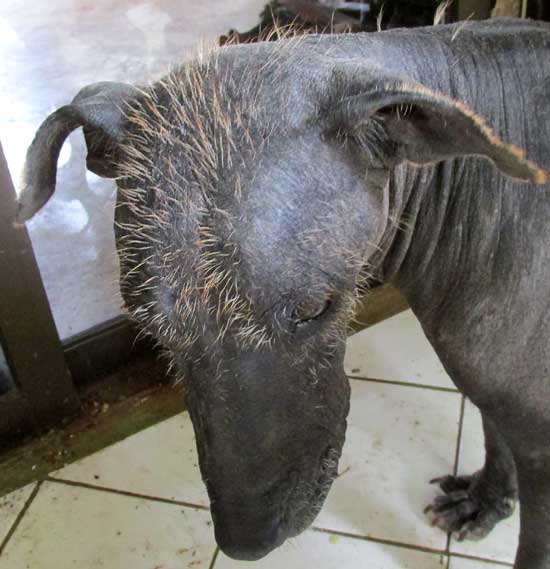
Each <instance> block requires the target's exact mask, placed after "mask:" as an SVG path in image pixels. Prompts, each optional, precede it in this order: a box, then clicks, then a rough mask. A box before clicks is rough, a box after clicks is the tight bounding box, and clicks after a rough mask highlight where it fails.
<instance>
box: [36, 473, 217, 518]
mask: <svg viewBox="0 0 550 569" xmlns="http://www.w3.org/2000/svg"><path fill="white" fill-rule="evenodd" d="M45 480H46V481H47V482H54V483H56V484H65V485H66V486H73V487H76V488H86V489H87V490H96V491H97V492H108V493H110V494H119V495H120V496H126V497H128V498H140V499H142V500H148V501H150V502H160V503H162V504H172V505H174V506H183V507H184V508H192V509H194V510H205V511H210V508H209V506H202V505H201V504H193V503H192V502H183V501H182V500H170V499H169V498H161V497H158V496H150V495H148V494H139V493H138V492H130V491H128V490H117V489H115V488H108V487H105V486H97V485H96V484H89V483H88V482H74V481H73V480H63V479H62V478H54V477H53V476H46V478H45Z"/></svg>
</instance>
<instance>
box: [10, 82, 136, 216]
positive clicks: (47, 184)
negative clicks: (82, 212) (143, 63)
mask: <svg viewBox="0 0 550 569" xmlns="http://www.w3.org/2000/svg"><path fill="white" fill-rule="evenodd" d="M139 93H140V91H139V90H138V89H137V88H135V87H132V86H131V85H127V84H125V83H113V82H108V81H105V82H101V83H94V84H92V85H89V86H87V87H84V89H82V90H81V91H79V93H78V94H77V96H76V97H75V98H74V99H73V101H72V103H71V104H70V105H65V106H64V107H61V108H59V109H57V111H55V112H53V113H52V114H51V115H50V116H49V117H48V118H46V120H45V121H44V122H43V123H42V124H41V125H40V127H39V129H38V131H37V132H36V135H35V137H34V140H33V141H32V143H31V145H30V147H29V149H28V150H27V156H26V159H25V166H24V169H23V184H22V186H23V187H22V190H21V193H20V195H19V199H18V207H17V215H16V222H17V223H24V222H25V221H27V220H29V219H30V218H31V217H32V216H33V215H34V214H35V213H36V212H37V211H38V210H39V209H40V208H41V207H42V206H43V205H44V204H45V203H46V202H47V201H48V200H49V199H50V197H51V196H52V195H53V193H54V190H55V180H56V174H57V159H58V157H59V153H60V151H61V147H62V146H63V143H64V142H65V139H66V138H67V137H68V136H69V134H70V133H71V132H72V131H73V130H75V129H77V128H78V127H80V126H82V127H84V136H85V138H86V145H87V147H88V156H87V159H86V164H87V167H88V169H90V170H91V171H92V172H94V173H96V174H98V175H99V176H104V177H107V178H111V177H115V176H116V175H117V174H116V162H117V153H118V147H119V144H120V143H121V142H122V139H123V136H124V122H125V108H126V107H127V106H128V105H129V104H130V103H131V102H132V101H134V100H136V98H137V97H138V96H139Z"/></svg>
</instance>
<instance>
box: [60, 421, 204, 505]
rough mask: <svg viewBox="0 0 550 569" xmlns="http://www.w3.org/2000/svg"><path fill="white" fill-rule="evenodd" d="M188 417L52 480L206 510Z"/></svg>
mask: <svg viewBox="0 0 550 569" xmlns="http://www.w3.org/2000/svg"><path fill="white" fill-rule="evenodd" d="M197 461H198V458H197V451H196V448H195V437H194V434H193V427H192V425H191V420H190V418H189V414H188V413H181V414H179V415H177V416H175V417H172V418H171V419H168V420H166V421H163V422H162V423H159V424H158V425H155V426H153V427H150V428H148V429H146V430H144V431H142V432H140V433H137V434H135V435H132V436H131V437H129V438H127V439H125V440H123V441H121V442H119V443H117V444H115V445H113V446H111V447H109V448H106V449H104V450H101V451H99V452H97V453H95V454H93V455H91V456H88V457H86V458H84V459H83V460H80V461H78V462H75V463H74V464H71V465H69V466H67V467H65V468H63V469H62V470H58V471H57V472H54V473H53V474H52V476H54V477H55V478H61V479H64V480H73V481H76V482H86V483H88V484H94V485H96V486H102V487H105V488H114V489H116V490H126V491H129V492H135V493H137V494H143V495H147V496H155V497H157V498H167V499H169V500H179V501H183V502H189V503H192V504H198V505H203V506H207V505H208V504H209V502H208V495H207V493H206V489H205V487H204V484H203V482H202V480H201V476H200V472H199V468H198V462H197Z"/></svg>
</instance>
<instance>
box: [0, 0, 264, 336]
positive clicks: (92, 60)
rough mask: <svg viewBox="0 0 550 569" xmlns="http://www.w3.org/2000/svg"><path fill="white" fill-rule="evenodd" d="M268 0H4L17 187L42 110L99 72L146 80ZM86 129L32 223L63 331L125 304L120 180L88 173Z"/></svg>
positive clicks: (1, 128)
mask: <svg viewBox="0 0 550 569" xmlns="http://www.w3.org/2000/svg"><path fill="white" fill-rule="evenodd" d="M264 4H265V0H232V1H231V2H225V1H223V0H210V1H209V2H204V1H202V0H182V1H176V0H143V1H141V2H133V1H132V0H118V1H117V2H112V1H111V0H93V1H91V0H48V1H47V2H45V1H44V2H36V1H34V0H2V2H1V3H0V61H2V65H1V66H0V108H1V109H2V114H1V115H0V141H2V145H3V148H4V152H5V154H6V158H7V160H8V165H9V167H10V171H11V174H12V177H13V179H14V183H15V186H16V187H17V186H18V185H19V179H20V175H21V170H22V166H23V161H24V158H25V153H26V150H27V147H28V145H29V144H30V142H31V141H32V138H33V136H34V133H35V131H36V129H37V127H38V125H39V124H40V122H41V121H42V120H44V118H45V117H46V116H47V115H48V114H49V113H51V112H52V111H53V110H55V109H56V108H58V107H60V106H62V105H64V104H67V103H68V102H70V101H71V100H72V98H73V97H74V96H75V94H76V93H77V91H78V90H79V89H80V88H82V87H83V86H85V85H87V84H89V83H94V82H96V81H127V82H130V83H144V82H149V81H151V80H154V79H157V78H159V77H160V76H162V75H163V74H164V73H165V72H166V71H167V70H168V69H169V68H170V67H171V66H172V65H174V64H177V63H180V62H181V61H183V60H185V59H186V58H189V57H190V55H191V54H192V53H193V50H194V49H195V48H196V45H197V43H198V42H199V40H201V39H206V40H210V41H213V40H214V38H216V37H217V36H218V35H220V34H223V33H226V32H227V31H228V30H229V29H230V28H235V29H240V30H247V29H249V28H251V27H252V26H253V25H255V24H256V23H257V22H258V14H259V12H260V10H261V9H262V8H263V6H264ZM85 155H86V153H85V145H84V140H83V136H82V133H81V132H76V133H73V134H72V135H71V136H70V137H69V139H68V141H67V142H66V143H65V147H64V149H63V151H62V153H61V156H60V159H59V163H58V176H57V190H56V193H55V196H54V198H53V199H52V200H51V202H50V203H49V204H48V205H47V206H46V207H45V208H44V210H43V211H42V212H41V213H40V214H39V215H38V216H37V217H36V218H35V219H33V220H32V221H31V222H30V223H29V224H28V228H29V230H30V235H31V239H32V243H33V247H34V250H35V254H36V256H37V260H38V264H39V267H40V271H41V274H42V278H43V281H44V284H45V287H46V291H47V293H48V299H49V301H50V305H51V307H52V311H53V314H54V318H55V322H56V324H57V329H58V332H59V335H60V337H61V338H62V339H65V338H67V337H68V336H71V335H73V334H76V333H78V332H81V331H83V330H85V329H87V328H89V327H91V326H93V325H95V324H99V323H102V322H104V321H106V320H108V319H110V318H112V317H114V316H116V315H118V314H119V313H120V307H121V300H120V297H119V293H118V288H117V285H116V282H117V273H118V262H117V259H116V255H115V245H114V236H113V227H112V226H113V208H114V203H115V186H114V182H112V181H111V180H105V179H102V178H99V177H98V176H96V175H94V174H92V173H91V172H87V171H86V168H85Z"/></svg>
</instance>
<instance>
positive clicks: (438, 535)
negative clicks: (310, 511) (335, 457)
mask: <svg viewBox="0 0 550 569" xmlns="http://www.w3.org/2000/svg"><path fill="white" fill-rule="evenodd" d="M352 390H353V393H352V404H351V412H350V418H349V426H348V433H347V440H346V444H345V447H344V453H343V457H342V460H341V464H340V473H341V475H340V477H339V478H338V479H337V480H336V481H335V483H334V486H333V488H332V490H331V492H330V494H329V496H328V499H327V502H326V504H325V507H324V508H323V510H322V512H321V514H320V515H319V517H318V518H317V520H316V521H315V523H314V525H315V526H317V527H322V528H326V529H329V530H335V531H343V532H346V533H352V534H359V535H365V536H372V537H377V538H383V539H388V540H392V541H398V542H401V543H410V544H414V545H422V546H424V547H430V548H436V549H443V548H445V544H446V535H445V534H444V533H443V532H442V531H441V530H439V529H437V528H433V527H431V526H430V524H429V523H428V520H427V518H426V517H425V516H424V514H423V509H424V507H425V506H426V505H427V504H428V503H429V502H430V501H431V499H432V498H433V496H434V495H435V493H436V489H435V488H434V487H433V486H431V485H429V484H428V481H429V480H430V479H432V478H434V477H436V476H440V475H444V474H447V473H449V472H452V470H453V465H454V458H455V449H456V443H457V437H458V421H459V416H460V401H461V399H460V395H459V394H457V393H451V392H442V391H433V390H429V389H419V388H415V387H406V386H399V385H397V386H396V385H389V384H380V383H373V382H368V381H362V380H352Z"/></svg>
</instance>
